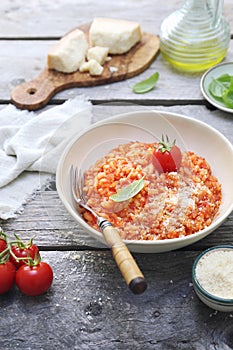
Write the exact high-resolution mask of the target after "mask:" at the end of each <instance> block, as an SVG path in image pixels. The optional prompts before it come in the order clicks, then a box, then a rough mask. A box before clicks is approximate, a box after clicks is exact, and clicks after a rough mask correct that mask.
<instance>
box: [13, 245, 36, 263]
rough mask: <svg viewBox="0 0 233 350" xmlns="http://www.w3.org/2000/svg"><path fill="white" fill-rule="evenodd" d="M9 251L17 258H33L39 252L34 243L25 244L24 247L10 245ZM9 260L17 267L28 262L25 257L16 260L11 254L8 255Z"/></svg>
mask: <svg viewBox="0 0 233 350" xmlns="http://www.w3.org/2000/svg"><path fill="white" fill-rule="evenodd" d="M11 251H12V253H13V254H14V255H15V256H16V257H17V258H27V257H28V256H30V257H31V258H32V259H33V260H34V259H35V257H36V256H39V254H40V252H39V248H38V247H37V246H36V245H35V244H31V245H25V246H24V247H20V246H18V245H12V246H11ZM10 261H11V262H12V263H13V264H14V265H15V267H16V268H17V269H18V268H20V266H23V265H25V264H26V263H27V262H28V260H27V259H25V260H18V261H17V260H16V259H15V257H14V256H13V255H10Z"/></svg>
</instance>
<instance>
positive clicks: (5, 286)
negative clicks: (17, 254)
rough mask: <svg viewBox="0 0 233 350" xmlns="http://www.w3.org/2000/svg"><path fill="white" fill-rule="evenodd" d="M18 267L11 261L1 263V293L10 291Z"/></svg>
mask: <svg viewBox="0 0 233 350" xmlns="http://www.w3.org/2000/svg"><path fill="white" fill-rule="evenodd" d="M15 272H16V268H15V266H14V265H13V264H12V263H11V262H10V261H5V262H1V263H0V294H4V293H6V292H8V291H9V290H10V289H11V288H12V287H13V285H14V282H15Z"/></svg>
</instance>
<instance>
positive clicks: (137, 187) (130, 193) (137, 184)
mask: <svg viewBox="0 0 233 350" xmlns="http://www.w3.org/2000/svg"><path fill="white" fill-rule="evenodd" d="M144 177H145V176H143V177H142V178H141V179H139V180H135V181H134V182H132V183H131V184H129V185H127V186H125V187H123V188H122V189H120V190H119V191H118V192H117V193H115V194H113V195H112V196H110V197H109V198H110V199H112V200H113V201H114V202H124V201H127V200H128V199H130V198H132V197H134V196H136V194H138V193H139V192H140V191H141V190H142V189H143V187H144V185H145V181H144Z"/></svg>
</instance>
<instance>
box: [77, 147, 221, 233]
mask: <svg viewBox="0 0 233 350" xmlns="http://www.w3.org/2000/svg"><path fill="white" fill-rule="evenodd" d="M156 145H157V143H153V144H152V143H150V144H149V143H142V142H129V143H127V144H122V145H119V146H118V147H117V148H115V149H113V150H112V151H110V152H109V153H108V154H107V155H106V156H104V157H103V158H102V159H100V160H98V161H97V162H96V163H95V164H94V165H93V166H91V167H90V169H89V170H87V171H86V172H85V174H84V193H85V195H86V198H87V200H88V205H89V206H90V207H91V208H92V209H93V210H94V211H95V212H96V213H97V214H98V215H100V216H102V217H104V218H106V219H107V220H109V221H110V222H111V223H112V224H113V225H114V226H115V227H117V228H118V230H119V233H120V235H121V236H122V238H124V239H129V240H132V239H136V240H155V239H156V240H162V239H167V238H169V239H170V238H178V237H183V236H187V235H190V234H193V233H195V232H197V231H199V230H202V229H204V228H205V227H207V226H209V225H210V224H211V222H212V220H213V218H214V217H215V215H216V214H217V212H218V209H219V206H220V204H221V199H222V193H221V185H220V184H219V182H218V180H217V179H216V177H214V176H213V175H212V173H211V169H210V166H209V164H208V163H207V161H206V160H205V159H204V158H203V157H200V156H198V155H196V154H195V153H193V152H183V153H182V161H181V165H180V168H179V169H178V170H177V171H173V172H164V173H159V172H157V171H156V169H155V167H154V165H153V162H152V154H153V151H154V149H155V147H156ZM143 177H144V186H143V188H142V189H141V190H140V192H139V193H137V194H136V195H135V196H133V197H132V198H129V199H127V200H125V201H123V202H115V201H113V200H112V199H110V198H109V197H110V196H111V195H113V194H115V193H117V192H118V191H119V189H122V188H123V187H125V186H127V185H129V184H131V183H133V182H134V181H135V180H139V179H142V178H143ZM80 210H81V213H82V215H83V218H84V219H85V221H86V222H87V223H88V224H89V225H91V226H92V227H93V228H95V229H97V230H98V225H97V222H96V219H95V218H94V217H93V215H92V214H91V213H90V212H88V211H86V210H85V209H83V208H80Z"/></svg>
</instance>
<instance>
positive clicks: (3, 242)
mask: <svg viewBox="0 0 233 350" xmlns="http://www.w3.org/2000/svg"><path fill="white" fill-rule="evenodd" d="M6 248H7V243H6V240H5V239H4V238H0V253H1V252H3V251H4V250H5V249H6Z"/></svg>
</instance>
